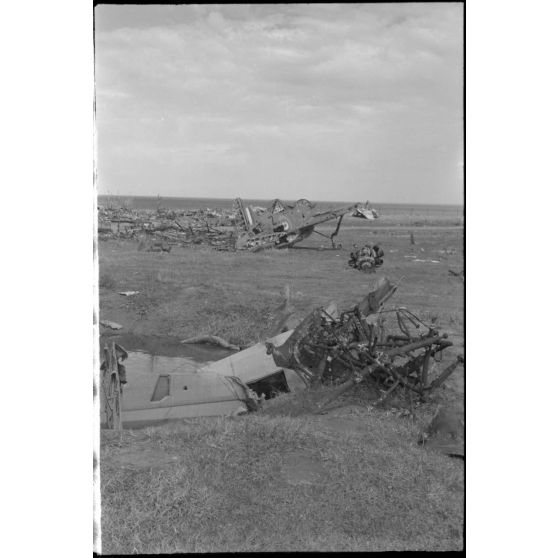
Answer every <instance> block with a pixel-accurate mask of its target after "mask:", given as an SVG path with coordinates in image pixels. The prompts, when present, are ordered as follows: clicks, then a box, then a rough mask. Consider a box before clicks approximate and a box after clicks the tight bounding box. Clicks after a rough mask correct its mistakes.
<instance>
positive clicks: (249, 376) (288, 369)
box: [101, 277, 464, 428]
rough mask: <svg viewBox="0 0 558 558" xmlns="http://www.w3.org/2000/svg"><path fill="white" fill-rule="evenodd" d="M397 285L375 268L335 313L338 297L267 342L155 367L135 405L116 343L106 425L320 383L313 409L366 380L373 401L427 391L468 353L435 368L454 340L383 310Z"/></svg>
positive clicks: (106, 373) (238, 407) (245, 402)
mask: <svg viewBox="0 0 558 558" xmlns="http://www.w3.org/2000/svg"><path fill="white" fill-rule="evenodd" d="M397 288H398V286H397V285H392V284H391V283H390V282H389V280H387V279H386V278H385V277H381V278H379V279H378V280H377V281H376V283H375V285H374V288H373V290H372V291H371V292H370V293H369V294H368V295H366V296H365V297H364V298H363V299H362V300H361V301H360V302H359V303H358V304H357V305H355V306H354V307H352V308H350V309H349V310H346V311H344V312H338V311H337V307H336V305H335V303H332V304H330V305H329V306H328V307H327V308H326V309H324V308H322V307H320V308H317V309H316V310H314V311H313V312H311V313H310V314H309V315H308V316H307V317H306V318H305V319H304V320H302V322H300V323H299V325H298V326H297V327H296V328H295V329H293V330H289V331H285V332H283V333H280V334H278V335H276V336H274V337H272V338H271V339H269V340H268V341H267V342H265V343H257V344H256V345H253V346H252V347H249V348H248V349H245V350H243V351H240V352H238V353H236V354H233V355H231V356H229V357H227V358H224V359H222V360H219V361H217V362H213V363H211V364H208V365H206V366H204V367H203V368H200V369H198V370H196V371H194V372H181V373H172V374H163V375H160V376H159V377H158V379H157V381H156V383H155V386H154V388H153V391H152V394H151V398H150V399H149V400H147V397H146V398H145V399H146V401H145V403H144V404H142V405H141V406H138V407H127V406H126V403H125V402H123V401H122V387H121V376H122V375H121V366H120V365H121V362H122V361H123V360H124V359H125V358H126V356H127V354H126V352H125V351H124V350H123V349H122V348H121V347H118V346H115V344H114V343H112V345H111V347H110V348H108V347H105V351H104V352H105V361H104V363H103V366H102V381H101V401H102V413H103V417H104V418H105V424H106V425H107V426H108V427H109V428H121V426H122V423H123V422H124V423H129V424H132V423H135V424H139V423H145V422H152V421H155V422H157V421H163V420H169V419H178V418H189V417H196V416H216V415H230V414H239V413H243V412H248V411H254V410H257V409H258V408H259V405H260V403H261V401H262V399H264V398H265V399H269V398H271V397H273V396H275V395H277V394H278V393H281V392H297V391H301V390H305V389H308V388H311V387H313V386H316V385H318V384H325V385H330V386H336V389H334V390H333V392H332V393H331V394H330V396H329V397H328V399H327V400H326V401H323V402H322V403H321V404H320V405H319V409H323V408H325V407H326V406H327V405H328V404H329V403H331V402H332V401H333V400H334V399H335V398H337V397H339V396H340V395H341V394H342V393H344V392H346V391H348V390H349V389H351V388H352V387H354V386H356V385H357V384H360V383H361V382H363V381H366V382H367V383H368V384H369V385H370V386H371V387H372V388H373V389H374V390H375V391H376V393H377V398H376V399H375V400H374V402H373V404H374V405H379V404H381V403H384V402H386V401H387V400H388V399H391V398H392V397H395V396H403V397H405V398H406V399H410V400H411V402H412V401H413V398H415V397H418V398H419V399H420V400H424V399H425V398H426V397H427V396H428V395H429V394H430V393H431V392H432V391H433V390H435V389H436V388H438V387H440V386H441V385H442V384H443V383H444V382H445V381H446V380H447V379H448V378H449V376H450V375H451V374H452V373H453V372H454V371H455V370H456V368H457V367H458V366H459V365H461V364H464V359H463V357H461V356H457V357H456V358H455V360H454V361H453V362H451V363H450V364H449V365H448V366H446V368H445V369H444V370H442V371H441V372H440V373H438V374H435V370H434V368H435V367H434V366H433V364H434V363H436V362H440V361H441V357H442V351H444V350H445V349H447V348H449V347H451V346H452V342H451V341H450V340H449V339H448V336H447V334H444V333H440V332H439V331H438V329H437V328H435V327H434V325H433V324H430V325H429V324H426V323H425V322H423V321H422V320H420V318H418V317H417V316H416V315H415V314H413V313H412V312H410V311H409V310H407V309H406V308H404V307H396V308H394V309H390V310H386V309H384V305H385V303H386V302H387V301H388V300H389V299H390V298H391V297H392V296H393V294H394V293H395V292H396V290H397ZM396 328H397V329H396Z"/></svg>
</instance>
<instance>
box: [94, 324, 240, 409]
mask: <svg viewBox="0 0 558 558" xmlns="http://www.w3.org/2000/svg"><path fill="white" fill-rule="evenodd" d="M109 340H110V341H114V342H115V343H118V344H119V345H121V346H122V347H124V349H126V351H127V352H128V358H127V359H126V360H125V362H124V365H125V366H126V377H127V381H128V383H127V384H125V385H124V386H123V409H124V410H126V409H132V408H138V407H141V406H145V404H146V403H147V402H149V400H150V399H151V395H152V393H153V389H154V387H155V383H156V382H157V378H158V377H159V375H160V374H172V373H180V372H193V371H195V370H197V369H199V368H201V367H202V366H205V365H206V364H208V363H210V362H214V361H216V360H221V359H223V358H226V357H227V356H229V355H231V354H233V353H232V352H231V351H229V350H227V349H223V348H221V347H214V346H211V345H182V344H181V343H180V339H178V338H173V337H155V336H140V335H131V334H124V335H112V336H110V337H103V338H101V348H102V347H103V346H104V342H105V341H109ZM101 358H102V357H101Z"/></svg>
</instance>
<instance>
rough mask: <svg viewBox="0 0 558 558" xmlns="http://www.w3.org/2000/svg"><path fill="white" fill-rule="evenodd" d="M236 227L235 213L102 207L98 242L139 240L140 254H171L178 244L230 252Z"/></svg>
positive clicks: (230, 211) (232, 247) (100, 208)
mask: <svg viewBox="0 0 558 558" xmlns="http://www.w3.org/2000/svg"><path fill="white" fill-rule="evenodd" d="M234 225H235V211H234V210H229V211H224V210H223V211H219V210H216V209H211V208H207V209H189V210H181V211H175V210H171V209H163V208H161V207H159V208H158V209H156V210H152V209H130V208H124V207H116V208H115V207H99V225H98V235H99V240H108V239H116V238H124V239H139V240H140V242H139V245H138V251H142V250H147V251H151V252H170V250H171V247H172V246H173V245H176V244H180V245H183V246H189V245H192V244H209V245H211V246H213V247H215V248H217V249H225V250H231V249H234Z"/></svg>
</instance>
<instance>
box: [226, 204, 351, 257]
mask: <svg viewBox="0 0 558 558" xmlns="http://www.w3.org/2000/svg"><path fill="white" fill-rule="evenodd" d="M357 207H358V204H353V205H348V206H344V207H339V208H337V209H328V210H325V211H319V210H317V209H316V205H315V204H312V203H310V202H309V201H308V200H306V199H300V200H298V201H297V202H296V203H295V204H294V205H288V204H286V203H284V202H282V201H281V200H278V199H276V200H274V201H273V203H272V205H271V207H270V208H269V209H265V208H255V207H253V206H250V205H245V204H244V203H243V201H242V200H241V199H240V198H237V199H236V200H235V209H236V210H237V212H238V214H240V217H241V218H240V219H237V238H236V249H237V250H251V251H257V250H262V249H265V248H288V247H289V246H293V245H294V244H296V243H297V242H300V241H301V240H304V239H305V238H308V237H309V236H310V235H311V234H312V233H313V232H315V233H316V234H319V235H321V236H324V237H326V238H329V239H330V241H331V245H332V247H333V248H336V247H337V246H336V245H335V243H334V241H333V239H334V237H335V236H337V234H338V233H339V228H340V227H341V221H342V220H343V217H344V216H345V214H346V213H351V212H353V211H355V210H356V209H357ZM333 219H337V226H336V227H335V230H334V231H333V233H332V234H330V235H325V234H323V233H321V232H319V231H317V230H316V229H315V227H316V225H320V224H322V223H325V222H326V221H331V220H333Z"/></svg>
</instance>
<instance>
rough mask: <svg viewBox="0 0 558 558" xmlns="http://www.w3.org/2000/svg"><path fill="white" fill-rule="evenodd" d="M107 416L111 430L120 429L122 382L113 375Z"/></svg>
mask: <svg viewBox="0 0 558 558" xmlns="http://www.w3.org/2000/svg"><path fill="white" fill-rule="evenodd" d="M105 415H106V418H107V427H108V428H111V429H119V428H120V424H121V423H120V382H119V381H118V378H117V377H116V374H111V376H110V380H109V381H108V386H107V391H106V401H105Z"/></svg>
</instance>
